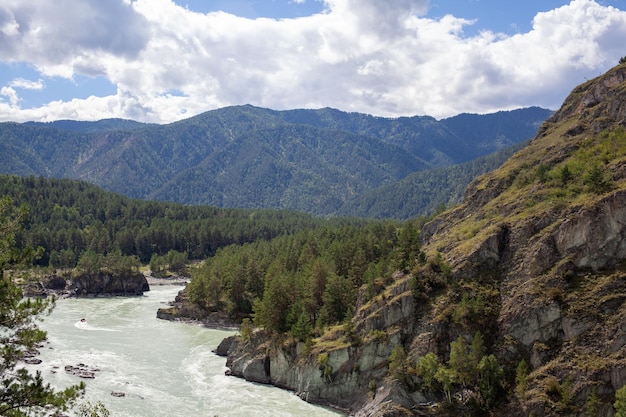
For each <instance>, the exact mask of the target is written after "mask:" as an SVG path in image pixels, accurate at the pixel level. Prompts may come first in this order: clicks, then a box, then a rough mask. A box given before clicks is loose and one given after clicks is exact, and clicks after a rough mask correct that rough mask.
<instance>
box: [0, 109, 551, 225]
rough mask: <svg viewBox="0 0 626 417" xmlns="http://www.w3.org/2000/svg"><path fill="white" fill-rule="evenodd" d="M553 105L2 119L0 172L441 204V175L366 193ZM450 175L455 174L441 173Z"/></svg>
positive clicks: (230, 197)
mask: <svg viewBox="0 0 626 417" xmlns="http://www.w3.org/2000/svg"><path fill="white" fill-rule="evenodd" d="M549 114H550V112H549V111H548V110H544V109H539V108H530V109H522V110H516V111H511V112H499V113H494V114H491V115H460V116H456V117H453V118H449V119H445V120H441V121H437V120H435V119H433V118H432V117H402V118H398V119H387V118H382V117H373V116H369V115H364V114H358V113H345V112H341V111H338V110H333V109H320V110H291V111H272V110H268V109H262V108H256V107H252V106H237V107H228V108H224V109H219V110H215V111H211V112H207V113H204V114H201V115H198V116H195V117H192V118H190V119H187V120H182V121H180V122H177V123H172V124H169V125H162V126H160V125H143V124H139V123H135V122H130V121H123V120H103V121H99V122H71V121H59V122H54V123H45V124H43V123H29V124H16V123H2V124H0V172H2V173H10V174H17V175H22V176H26V175H44V176H46V177H57V178H59V177H64V178H76V179H82V180H86V181H89V182H91V183H93V184H97V185H99V186H101V187H103V188H104V189H107V190H111V191H115V192H119V193H122V194H124V195H126V196H129V197H134V198H135V197H136V198H146V199H156V200H166V201H176V202H180V203H184V204H201V205H213V206H218V207H241V208H280V209H290V210H299V211H304V212H308V213H312V214H315V215H324V216H326V215H346V213H348V214H350V213H351V212H354V213H357V212H358V215H359V216H367V217H387V218H389V217H390V218H409V217H414V216H417V215H420V214H423V213H425V212H427V211H428V210H429V209H432V207H436V206H438V205H439V203H440V202H439V201H437V202H436V203H433V202H432V197H433V196H432V189H433V188H435V189H437V190H441V192H440V193H439V195H447V194H454V195H458V194H459V191H458V187H457V190H456V191H455V190H453V189H452V188H454V186H451V185H450V184H448V185H446V184H445V181H446V180H445V179H437V180H435V181H433V180H430V181H427V182H425V183H428V187H427V189H430V190H429V192H428V193H426V195H427V196H430V198H429V199H427V201H424V200H425V197H424V193H422V192H421V190H419V191H418V192H411V191H410V188H411V186H412V184H410V183H405V184H404V185H401V188H403V189H404V190H406V191H405V193H406V195H405V193H402V194H400V195H401V196H402V197H403V201H405V206H404V207H403V209H402V210H401V214H398V213H396V212H395V211H393V210H389V209H387V210H382V209H381V208H380V207H373V206H375V205H376V202H377V200H378V199H379V198H380V197H382V196H383V195H382V194H378V195H376V193H374V194H371V195H370V196H369V197H368V198H367V201H363V199H362V196H363V195H364V193H368V192H371V191H372V190H376V189H377V188H379V187H383V186H389V185H392V184H395V183H396V182H397V181H400V180H402V179H405V178H407V176H409V175H411V174H413V173H415V172H421V171H426V170H430V169H432V168H436V167H442V166H448V165H452V164H459V163H463V162H467V161H469V160H473V159H475V158H478V157H480V156H484V155H487V154H490V153H493V152H495V151H497V150H501V149H505V148H507V147H509V146H512V145H514V144H517V143H519V142H520V141H523V140H526V139H529V138H530V137H532V136H533V135H534V134H535V132H536V130H537V127H538V125H539V123H540V122H541V121H543V120H545V119H546V118H547V117H548V115H549ZM457 171H458V169H457ZM470 175H471V174H470ZM458 176H459V174H451V175H450V177H449V182H450V183H452V182H453V181H455V180H456V179H457V178H456V177H458ZM462 176H465V175H462ZM445 187H450V191H449V192H448V191H447V190H448V188H445ZM462 187H463V186H461V188H462ZM385 197H387V196H385ZM404 197H410V200H407V199H406V198H404ZM394 200H396V199H394ZM453 200H454V198H453V197H451V196H447V198H446V200H445V201H443V202H444V203H446V204H447V203H448V201H453ZM368 207H372V212H369V211H368ZM411 208H413V209H411ZM350 215H351V214H350Z"/></svg>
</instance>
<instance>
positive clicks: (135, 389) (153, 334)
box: [28, 286, 341, 417]
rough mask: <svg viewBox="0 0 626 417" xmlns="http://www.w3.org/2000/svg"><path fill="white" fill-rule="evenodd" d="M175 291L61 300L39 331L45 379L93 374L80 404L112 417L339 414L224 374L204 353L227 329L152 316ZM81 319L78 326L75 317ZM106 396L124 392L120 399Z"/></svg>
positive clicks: (55, 381)
mask: <svg viewBox="0 0 626 417" xmlns="http://www.w3.org/2000/svg"><path fill="white" fill-rule="evenodd" d="M180 289H181V287H177V286H154V287H153V288H152V291H150V292H147V293H146V295H145V296H143V297H132V298H97V299H62V300H58V301H57V305H56V307H55V309H54V311H53V312H52V314H51V315H50V316H48V317H46V318H45V319H44V321H43V323H41V327H42V328H43V329H44V330H46V331H47V332H48V342H47V343H46V344H45V346H44V347H43V348H42V349H41V355H40V358H41V359H42V360H43V362H42V363H41V364H40V365H28V366H29V367H32V368H33V369H38V370H41V372H42V374H43V375H44V377H45V379H46V380H47V381H49V382H50V383H51V384H52V385H53V386H55V387H57V388H62V387H66V386H68V385H71V384H75V383H78V382H79V381H81V379H80V378H79V377H77V376H74V375H71V374H69V373H67V372H65V370H64V368H65V366H66V365H72V366H76V365H78V364H84V365H86V366H87V367H88V368H91V369H97V371H95V378H94V379H86V380H84V381H85V382H86V383H87V392H86V395H85V400H87V401H90V402H91V403H95V402H97V401H101V402H102V403H104V405H105V406H106V407H107V409H108V410H109V411H110V412H111V416H112V417H144V416H145V417H158V416H163V417H172V416H185V417H194V416H208V417H213V416H219V417H226V416H237V417H246V416H273V417H292V416H293V417H295V416H315V417H317V416H320V417H325V416H335V417H336V416H340V415H341V414H338V413H336V412H334V411H332V410H328V409H325V408H322V407H317V406H313V405H311V404H308V403H306V402H304V401H302V400H300V399H299V398H298V397H297V396H295V395H294V394H293V393H290V392H288V391H284V390H280V389H277V388H273V387H270V386H265V385H258V384H252V383H249V382H246V381H244V380H241V379H239V378H235V377H229V376H225V375H224V371H225V370H226V368H225V358H221V357H218V356H216V355H215V354H214V353H213V352H212V350H213V349H215V347H216V346H217V345H218V344H219V342H220V341H221V340H222V339H223V338H224V337H226V336H229V335H231V334H233V331H226V330H213V329H207V328H204V327H201V326H197V325H190V324H184V323H178V322H169V321H164V320H159V319H157V318H156V311H157V309H158V308H159V307H162V306H164V305H165V304H167V302H168V301H170V300H173V299H174V297H175V296H176V293H177V292H178V291H179V290H180ZM83 318H84V319H85V321H81V319H83ZM112 392H117V393H124V396H123V397H115V396H112V395H111V393H112Z"/></svg>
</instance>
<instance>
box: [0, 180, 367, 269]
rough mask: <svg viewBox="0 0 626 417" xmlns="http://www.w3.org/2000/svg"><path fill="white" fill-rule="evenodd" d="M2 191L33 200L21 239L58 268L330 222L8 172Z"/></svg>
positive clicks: (205, 247) (196, 252)
mask: <svg viewBox="0 0 626 417" xmlns="http://www.w3.org/2000/svg"><path fill="white" fill-rule="evenodd" d="M0 196H5V197H10V198H11V199H12V200H13V201H14V202H15V204H24V205H26V206H27V207H28V208H29V217H28V220H29V221H28V224H27V227H26V228H25V230H23V231H21V232H20V234H19V235H18V241H19V242H21V243H22V244H23V245H26V244H29V245H31V246H32V247H35V248H37V247H41V248H42V253H41V257H40V258H39V259H38V260H37V263H38V264H39V265H42V266H48V265H51V266H53V267H56V268H73V267H74V266H76V264H77V263H78V261H79V260H80V259H81V257H82V256H83V255H85V254H86V253H87V252H91V253H95V254H100V255H107V254H109V253H113V252H115V251H120V254H121V255H123V256H130V257H136V258H138V260H140V261H141V262H143V263H148V262H149V261H150V260H151V259H152V257H153V256H161V257H163V256H165V255H167V254H168V253H169V252H170V251H174V252H177V253H180V254H184V257H185V259H188V260H194V259H195V260H200V259H204V258H206V257H207V256H212V255H214V254H215V252H216V251H217V250H218V249H219V248H221V247H224V246H228V245H231V244H237V245H242V244H244V243H248V242H254V241H257V240H260V239H271V238H274V237H276V236H279V235H282V234H291V233H295V232H297V231H299V230H303V229H309V228H315V227H317V226H319V225H321V224H323V223H324V222H323V221H322V220H321V219H316V218H314V217H313V216H311V215H308V214H304V213H297V212H288V211H278V210H243V209H223V208H217V207H207V206H183V205H181V204H176V203H165V202H154V201H143V200H137V199H130V198H127V197H124V196H122V195H119V194H114V193H111V192H107V191H103V190H102V189H100V188H98V187H96V186H94V185H91V184H88V183H86V182H83V181H76V180H68V179H49V178H44V177H18V176H10V175H0ZM346 222H349V221H348V220H346ZM357 223H358V222H357V221H356V220H355V224H357Z"/></svg>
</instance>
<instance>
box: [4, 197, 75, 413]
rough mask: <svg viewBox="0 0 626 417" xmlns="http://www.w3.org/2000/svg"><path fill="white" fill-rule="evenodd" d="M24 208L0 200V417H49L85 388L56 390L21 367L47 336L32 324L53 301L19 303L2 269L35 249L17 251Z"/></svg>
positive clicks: (19, 297) (19, 295)
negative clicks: (29, 353) (23, 360)
mask: <svg viewBox="0 0 626 417" xmlns="http://www.w3.org/2000/svg"><path fill="white" fill-rule="evenodd" d="M26 213H27V210H26V208H25V207H24V206H22V207H19V208H15V207H14V205H13V202H12V201H11V199H10V198H8V197H2V198H0V274H1V275H0V415H1V416H5V417H18V416H20V417H21V416H34V415H52V414H55V413H57V412H59V411H63V410H67V409H68V408H69V407H70V406H72V405H73V403H74V401H75V400H76V399H77V398H78V397H80V396H81V395H82V394H83V392H84V389H85V385H84V384H83V383H81V384H78V385H74V386H71V387H69V388H66V389H65V390H63V391H55V390H54V389H53V388H51V387H50V384H46V383H44V381H43V378H42V377H41V372H39V371H37V372H36V373H35V374H32V373H31V372H29V371H28V370H27V369H25V368H24V367H23V366H21V364H20V360H21V359H22V358H23V357H24V355H25V354H26V353H28V352H32V351H34V350H35V349H36V346H37V344H39V343H41V342H42V341H44V340H45V338H46V333H45V332H44V331H42V330H40V329H39V328H38V327H37V325H36V321H37V319H38V317H39V316H40V315H42V314H44V313H46V312H49V311H50V309H51V308H52V305H53V300H45V299H35V300H32V299H23V298H22V292H21V290H20V289H19V288H18V287H17V286H16V285H15V284H13V282H12V281H11V280H10V278H9V277H7V276H6V274H5V271H6V270H7V269H8V268H11V267H16V266H19V265H23V264H26V263H28V262H30V261H32V259H33V257H34V255H35V254H36V251H34V250H33V249H32V248H26V249H18V248H17V246H16V243H15V233H16V232H17V231H18V230H19V229H20V227H21V226H22V222H23V221H24V217H25V216H26Z"/></svg>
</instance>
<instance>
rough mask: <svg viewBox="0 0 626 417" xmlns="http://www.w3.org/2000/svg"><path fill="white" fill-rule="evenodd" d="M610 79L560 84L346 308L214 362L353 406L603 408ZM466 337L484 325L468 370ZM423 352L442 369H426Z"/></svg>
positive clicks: (619, 180)
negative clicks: (525, 142) (511, 148)
mask: <svg viewBox="0 0 626 417" xmlns="http://www.w3.org/2000/svg"><path fill="white" fill-rule="evenodd" d="M625 80H626V65H620V66H618V67H615V68H613V69H612V70H610V71H609V72H608V73H606V74H605V75H603V76H601V77H599V78H597V79H594V80H591V81H589V82H586V83H585V84H583V85H581V86H579V87H577V88H576V89H574V90H573V91H572V93H571V95H570V96H569V97H568V98H567V100H566V101H565V102H564V104H563V106H562V107H561V109H560V110H559V111H557V112H556V113H555V114H554V115H553V116H552V117H551V118H550V119H549V120H548V121H547V122H546V123H545V124H544V125H543V127H542V128H541V129H540V131H539V133H538V135H537V136H536V137H535V138H534V139H533V141H532V142H531V143H530V145H529V146H528V147H526V148H525V149H524V150H522V151H520V152H519V153H517V154H516V155H514V156H513V157H512V158H511V159H510V160H509V161H508V162H507V163H506V164H504V165H503V166H502V167H501V168H500V169H498V170H497V171H494V172H493V173H490V174H488V175H485V176H483V177H481V178H479V179H477V180H476V181H474V182H473V183H472V184H471V185H470V186H469V187H468V189H467V190H466V192H465V197H464V201H463V203H462V204H460V205H459V206H457V207H455V208H453V209H451V210H449V211H447V212H445V213H443V214H442V215H440V216H439V217H437V218H436V219H435V220H433V221H432V222H430V223H428V224H427V225H426V226H425V227H424V230H423V231H422V240H423V251H424V254H425V255H426V256H425V259H426V261H425V262H422V263H416V266H415V268H413V269H412V270H411V271H405V272H403V273H396V274H395V275H394V276H393V277H390V278H389V279H388V280H387V283H386V286H385V287H384V288H381V289H380V291H379V292H378V294H377V295H376V296H375V297H374V298H373V299H370V300H367V299H366V298H365V297H363V296H361V297H359V302H358V303H357V306H356V311H355V314H354V317H353V319H352V320H351V322H349V323H345V324H344V325H341V326H337V327H335V328H331V329H328V331H327V332H326V333H325V334H323V335H322V336H321V337H320V338H318V339H315V340H314V341H312V342H311V343H309V344H303V343H297V342H295V341H293V340H290V339H288V338H281V337H280V336H276V335H269V334H266V333H264V332H262V331H258V332H255V333H252V334H250V335H246V336H247V337H245V338H244V337H241V336H239V337H233V338H230V339H227V340H225V341H224V342H223V344H222V345H221V346H220V348H219V349H218V353H221V354H223V355H226V356H228V360H227V366H228V367H229V369H230V372H231V373H232V374H234V375H237V376H242V377H244V378H246V379H248V380H251V381H257V382H262V383H270V384H274V385H276V386H279V387H283V388H287V389H290V390H293V391H295V392H297V393H298V394H299V395H300V396H301V397H302V398H304V399H305V400H307V401H312V402H316V403H324V404H329V405H332V406H335V407H339V408H342V409H345V410H347V411H348V412H350V413H352V414H354V415H357V416H381V415H382V416H399V415H407V416H408V415H487V414H490V415H494V416H529V415H534V416H583V415H595V416H613V415H614V411H613V403H614V401H615V392H616V391H617V390H618V389H620V388H621V387H623V386H624V384H626V304H625V303H624V300H626V279H625V278H626V268H625V267H624V265H625V263H624V259H625V258H626V133H625V130H624V128H625V127H626V81H625ZM477 332H480V334H481V335H482V338H483V339H482V340H480V339H477V338H476V336H474V339H473V340H472V335H476V334H477ZM470 340H471V341H472V343H474V341H475V340H479V341H480V342H482V341H483V340H484V347H483V346H481V349H483V350H482V351H481V352H482V353H483V354H484V356H483V359H486V361H485V362H484V364H483V361H482V360H481V361H480V366H478V367H477V369H478V371H476V377H475V378H476V379H475V381H476V383H473V382H472V380H471V379H467V378H462V377H461V376H462V375H463V372H464V371H463V368H462V364H458V363H457V362H455V358H453V356H454V355H457V356H458V350H457V351H455V352H452V351H454V350H455V349H458V346H459V345H462V342H463V341H467V343H468V344H469V343H470ZM455 343H456V345H455ZM469 351H470V352H472V351H471V350H469ZM430 354H434V356H432V355H431V356H429V355H430ZM470 355H471V353H470ZM425 357H430V358H433V357H434V358H435V359H436V361H437V363H439V364H440V365H439V369H442V370H444V371H445V370H448V371H450V372H451V373H450V374H449V375H450V378H449V379H446V373H445V372H441V373H437V374H436V376H435V377H434V378H430V379H429V374H428V372H427V370H424V369H425V367H423V366H420V365H419V364H420V363H422V364H423V363H426V362H425V361H424V362H422V360H423V358H425ZM490 361H491V362H490ZM468 362H471V361H470V360H468ZM489 363H491V364H497V366H496V365H493V366H491V367H489V366H488V365H489ZM398 364H401V366H399V365H398ZM442 364H443V365H442ZM445 364H449V368H446V366H444V365H445ZM522 365H524V366H522ZM525 366H527V368H525ZM489 369H491V371H492V372H491V374H488V372H487V370H489ZM488 375H492V376H494V378H493V379H489V378H488V377H487V376H488ZM432 376H433V375H430V377H432ZM496 376H497V378H495V377H496Z"/></svg>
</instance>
